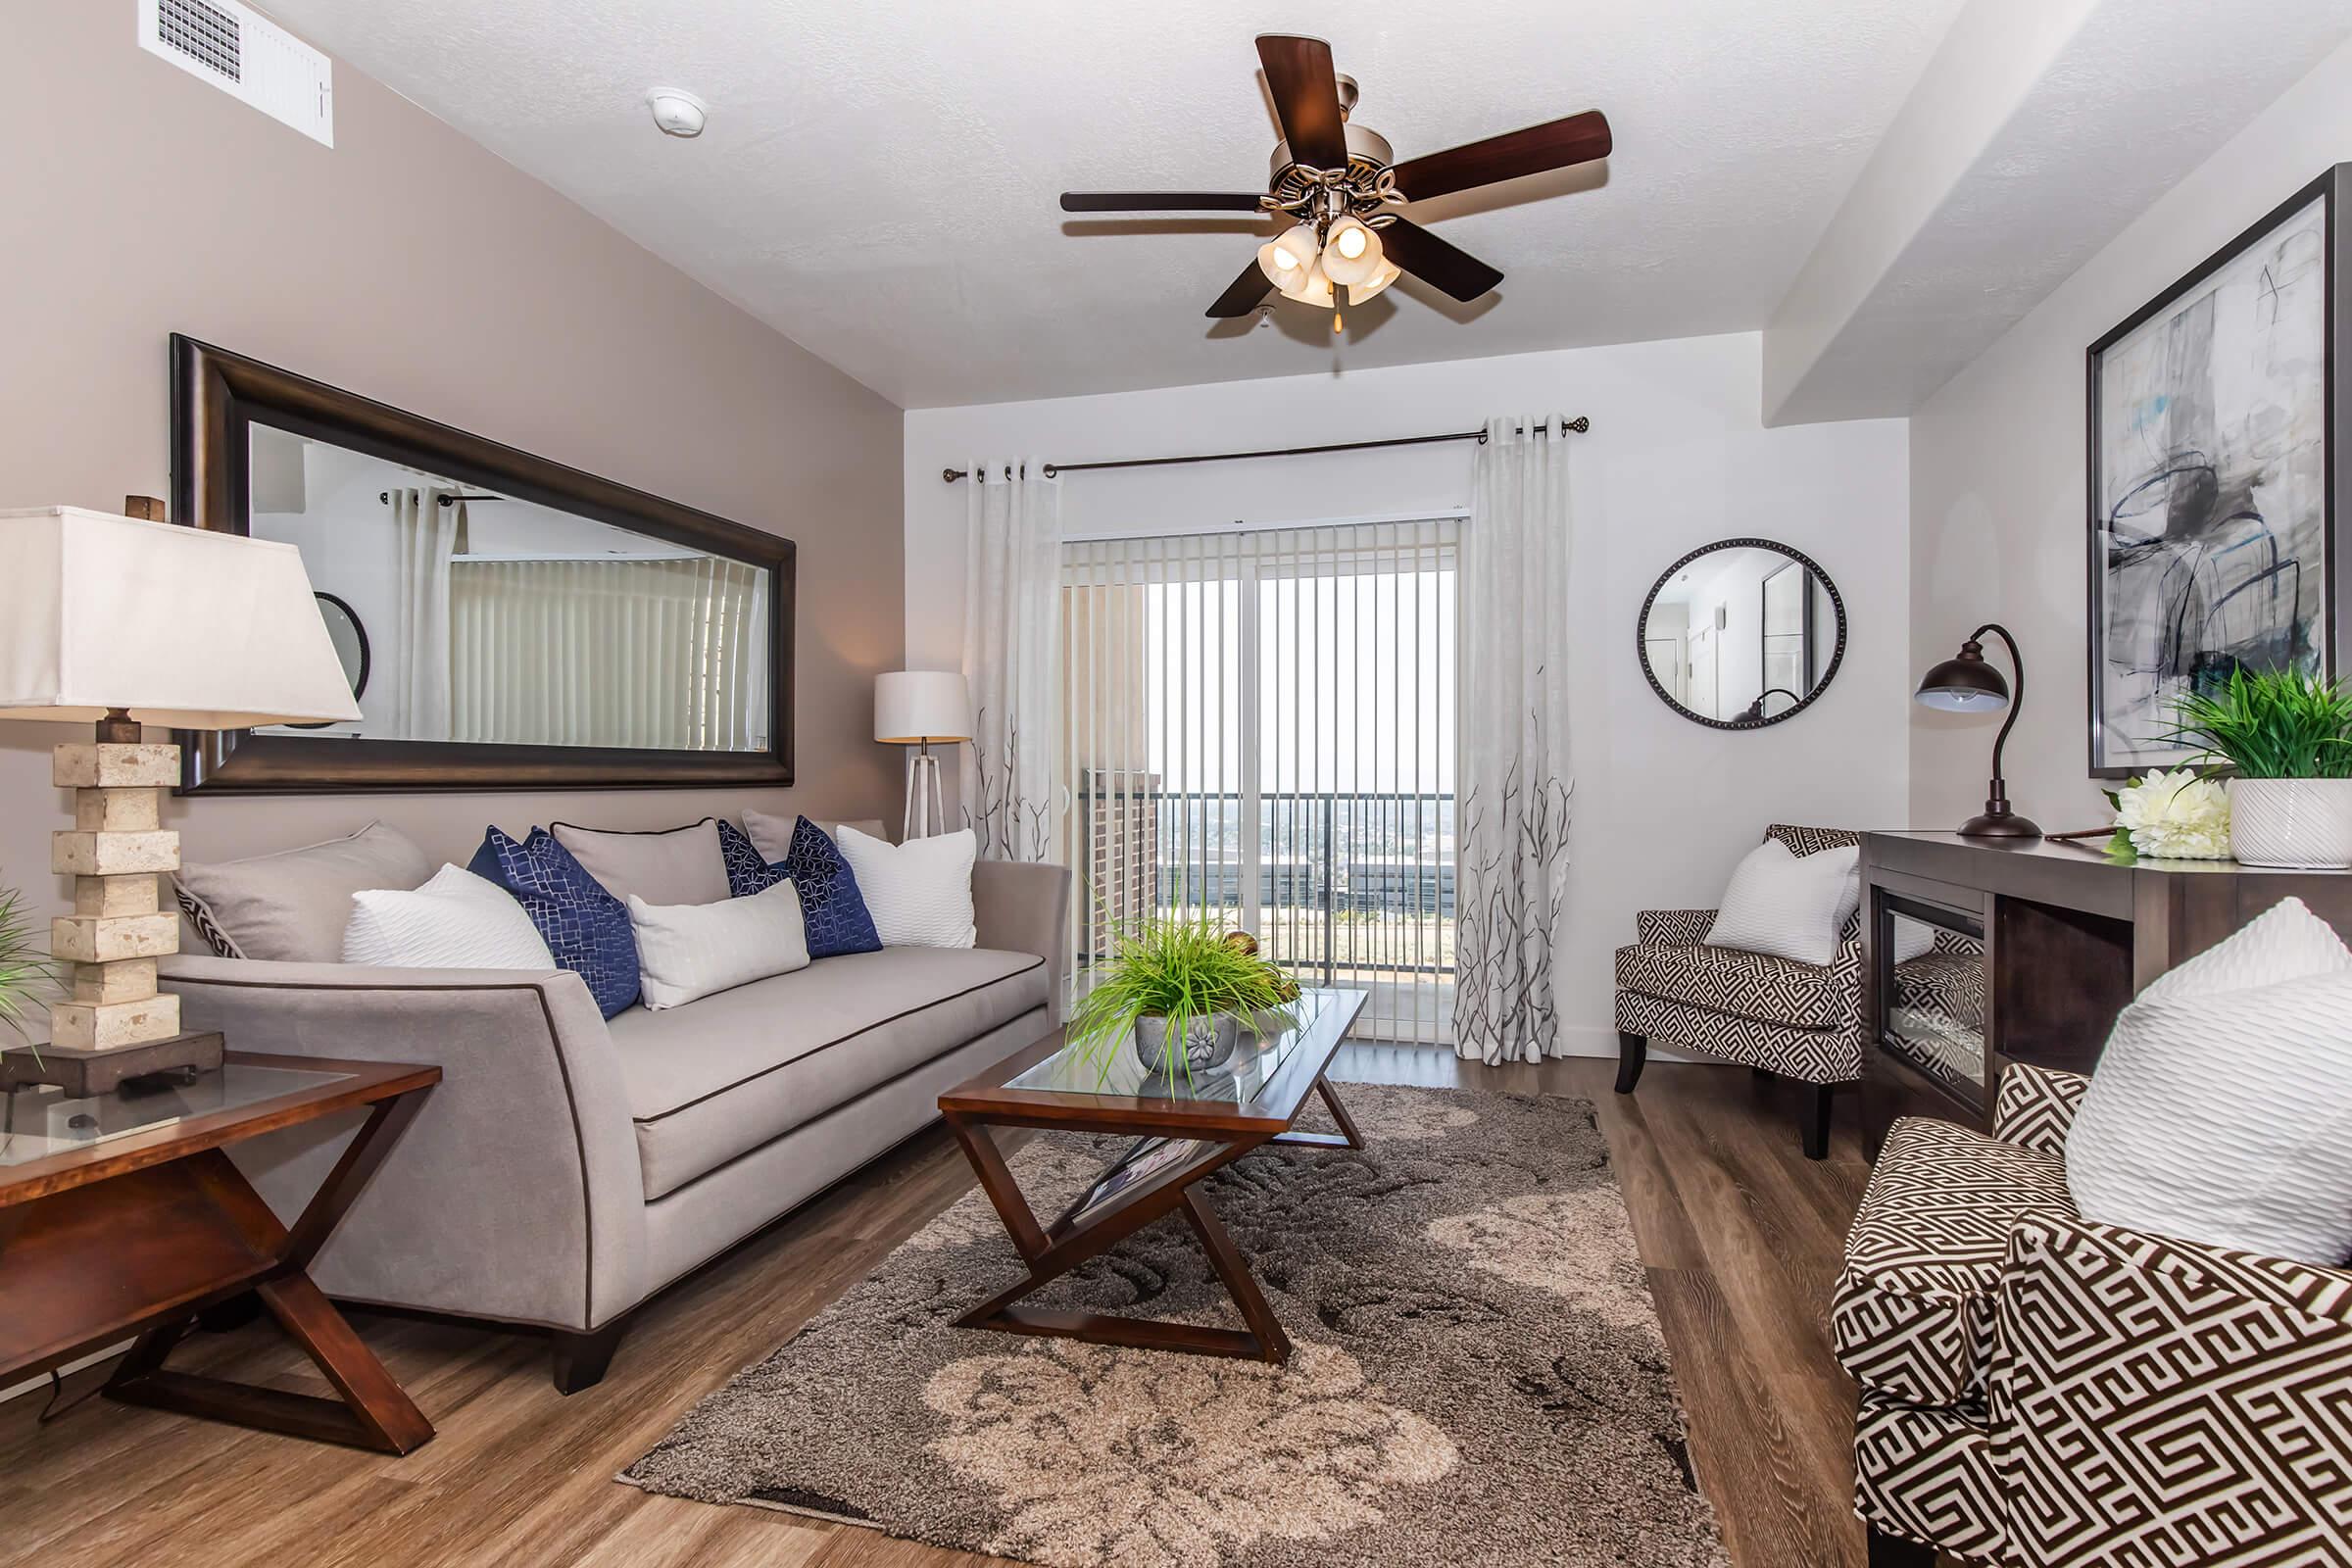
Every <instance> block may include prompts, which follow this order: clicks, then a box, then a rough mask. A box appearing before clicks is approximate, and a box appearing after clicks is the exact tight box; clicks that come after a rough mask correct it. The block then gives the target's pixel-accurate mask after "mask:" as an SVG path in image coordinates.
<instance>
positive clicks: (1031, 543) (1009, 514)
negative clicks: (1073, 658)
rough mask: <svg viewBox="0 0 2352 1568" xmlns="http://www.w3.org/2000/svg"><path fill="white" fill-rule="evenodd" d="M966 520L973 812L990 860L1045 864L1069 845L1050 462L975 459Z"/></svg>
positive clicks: (967, 773)
mask: <svg viewBox="0 0 2352 1568" xmlns="http://www.w3.org/2000/svg"><path fill="white" fill-rule="evenodd" d="M971 472H972V479H971V493H970V496H969V498H968V502H967V507H966V513H965V518H966V536H967V543H966V559H965V566H966V570H965V572H964V581H965V583H966V584H968V585H969V594H970V597H969V599H968V601H967V602H966V605H965V609H964V622H963V674H964V679H965V680H966V681H968V682H969V683H970V685H971V690H972V730H973V734H972V743H971V745H969V746H967V747H965V748H964V752H963V766H962V789H963V811H964V817H965V819H966V820H967V821H968V822H969V823H970V824H971V826H972V828H973V829H974V830H975V831H976V832H977V833H978V835H979V839H980V856H981V858H983V859H992V860H1044V859H1048V858H1051V857H1052V856H1053V854H1054V850H1055V848H1056V847H1057V845H1058V843H1059V831H1060V829H1059V817H1060V804H1061V803H1060V802H1059V800H1058V799H1057V792H1056V790H1055V788H1054V756H1055V753H1056V751H1057V749H1058V747H1059V744H1060V742H1059V729H1060V716H1061V715H1060V703H1059V699H1060V695H1061V693H1060V682H1061V671H1060V665H1059V651H1058V641H1059V636H1058V634H1059V628H1060V621H1061V615H1060V605H1059V603H1058V595H1059V592H1060V582H1061V485H1060V482H1059V481H1058V480H1054V479H1049V478H1047V477H1045V465H1044V464H1043V463H1042V462H1040V461H1038V460H1037V459H1034V458H1032V459H1030V460H1028V461H1027V462H1025V463H1024V462H1020V461H1017V460H1016V461H1014V462H1011V463H1006V462H1005V461H1004V460H1002V459H1000V460H998V461H996V462H993V463H992V462H986V461H982V462H976V463H974V464H973V465H972V467H971Z"/></svg>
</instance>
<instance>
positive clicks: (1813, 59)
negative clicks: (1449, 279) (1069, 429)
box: [267, 0, 1961, 407]
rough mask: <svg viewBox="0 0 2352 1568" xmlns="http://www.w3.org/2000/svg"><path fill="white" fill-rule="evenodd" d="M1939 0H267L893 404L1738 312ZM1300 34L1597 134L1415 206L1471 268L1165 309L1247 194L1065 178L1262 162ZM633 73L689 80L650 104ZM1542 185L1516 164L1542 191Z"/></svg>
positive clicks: (1607, 334) (1583, 334) (1200, 185)
mask: <svg viewBox="0 0 2352 1568" xmlns="http://www.w3.org/2000/svg"><path fill="white" fill-rule="evenodd" d="M1960 3H1961V0H1576V3H1572V4H1570V3H1560V4H1554V3H1550V0H1545V3H1542V4H1534V5H1525V6H1512V5H1502V6H1468V5H1462V4H1437V3H1427V4H1416V5H1397V4H1379V3H1365V0H1353V3H1349V4H1344V5H1343V4H1333V3H1328V0H1294V3H1292V4H1288V5H1282V6H1269V5H1266V4H1263V3H1259V4H1241V3H1238V0H1161V3H1159V4H1154V5H1136V4H1108V5H1105V4H1092V5H1081V4H1070V3H1066V0H986V3H981V4H972V3H969V0H878V3H842V0H667V3H656V0H639V3H630V0H495V3H493V0H403V3H402V4H398V5H386V4H383V3H382V0H267V9H269V10H270V12H272V13H273V14H274V15H276V16H277V17H279V18H280V19H281V20H283V21H284V22H285V23H287V24H288V25H291V26H292V27H294V28H295V29H296V30H297V31H298V32H301V33H303V34H305V35H307V36H308V37H309V38H310V39H311V40H312V41H314V42H315V43H317V44H319V46H320V47H322V48H324V49H326V50H328V51H329V52H331V53H332V54H334V55H336V56H338V57H339V58H341V59H342V60H344V61H346V62H348V63H349V64H350V65H352V66H354V67H356V68H358V69H359V70H361V71H364V72H367V73H368V74H370V75H373V76H375V77H377V78H378V79H380V80H382V81H383V82H385V83H387V84H388V85H390V86H392V87H393V88H395V89H397V90H398V91H400V92H402V93H404V94H406V95H408V96H409V97H411V98H413V99H415V100H416V101H417V103H419V104H421V105H423V106H424V107H425V108H427V109H429V110H431V111H432V112H433V113H434V114H436V115H439V116H440V117H441V118H443V119H444V120H447V121H448V122H449V123H452V124H454V125H456V126H457V127H458V128H459V129H461V130H463V131H465V132H466V134H467V135H469V136H471V137H473V138H474V139H475V140H477V141H479V142H481V143H483V144H484V145H485V146H487V147H489V148H491V149H492V150H493V151H495V152H497V153H499V154H500V155H502V156H504V157H505V158H507V159H509V160H510V161H512V162H513V163H515V165H517V166H518V167H520V168H522V169H523V170H525V171H527V172H530V173H532V174H535V175H537V176H538V177H540V178H541V179H544V180H545V181H547V182H548V183H549V184H550V185H553V186H554V187H556V188H557V189H558V190H561V191H563V192H564V194H566V195H568V196H570V197H571V198H572V199H574V200H576V201H578V202H579V203H580V204H581V205H582V206H584V207H586V208H588V209H589V210H590V211H592V212H595V213H597V214H599V215H600V216H602V217H603V218H605V219H606V220H608V221H611V222H613V224H615V225H616V226H617V227H619V228H620V229H621V230H623V231H624V232H626V233H628V234H629V235H631V236H632V237H634V238H635V239H637V240H638V241H639V242H640V243H642V244H644V245H645V246H647V247H648V248H649V249H651V250H653V251H654V252H656V253H657V254H659V255H661V256H662V257H664V258H665V259H667V260H669V261H670V262H672V263H674V264H675V265H677V266H678V267H680V268H682V269H683V270H686V271H687V272H689V273H691V274H693V275H694V276H696V277H698V278H701V279H702V280H704V281H705V282H707V283H709V284H710V285H711V286H712V287H714V288H716V289H717V290H719V291H720V292H722V293H724V294H726V295H727V296H729V297H730V298H732V299H734V300H736V301H738V302H739V303H741V304H743V305H744V306H746V307H748V308H749V309H750V310H751V311H752V312H754V313H755V314H756V315H758V316H759V317H760V318H761V319H764V320H766V321H768V322H770V323H772V324H773V325H774V326H776V327H777V328H778V329H779V330H781V331H783V332H785V333H786V334H788V335H789V336H791V337H792V338H794V339H795V340H797V341H798V342H800V343H802V344H804V345H806V346H807V347H808V348H809V349H810V350H812V351H814V352H815V353H816V354H818V355H820V356H822V357H823V358H825V359H826V360H829V361H831V362H832V363H833V364H835V365H838V366H840V367H841V368H843V369H845V370H847V371H849V372H850V373H851V374H852V375H854V376H856V377H857V378H858V379H859V380H860V381H863V382H865V383H866V384H867V385H869V386H871V387H873V388H874V389H876V390H877V391H879V392H881V393H883V394H884V395H885V396H887V397H889V398H891V399H893V400H895V401H897V402H899V403H900V404H902V405H905V406H907V407H928V406H936V405H943V404H957V403H977V402H995V401H999V400H1004V399H1013V398H1031V397H1048V396H1054V395H1061V394H1071V393H1081V392H1097V391H1105V390H1112V389H1122V388H1130V387H1140V386H1160V385H1174V384H1182V383H1188V382H1196V381H1213V380H1223V379H1231V378H1237V377H1245V376H1263V375H1283V374H1298V373H1299V372H1301V371H1309V370H1313V369H1316V368H1320V367H1324V366H1329V365H1334V364H1346V365H1350V366H1380V365H1398V364H1406V363H1413V362H1420V361H1431V360H1451V359H1465V358H1471V357H1475V356H1480V355H1488V354H1505V353H1518V352H1523V351H1526V350H1530V349H1543V348H1558V347H1566V346H1572V345H1578V344H1589V343H1603V342H1629V341H1637V340H1641V339H1647V338H1660V337H1676V336H1684V335H1690V334H1694V333H1705V332H1716V331H1727V330H1737V329H1747V328H1754V327H1758V326H1760V325H1762V324H1763V322H1764V320H1765V319H1766V317H1767V316H1768V315H1769V314H1770V312H1771V310H1772V308H1773V306H1774V305H1775V304H1776V303H1777V302H1778V301H1779V300H1780V298H1781V295H1782V293H1783V291H1784V290H1785V289H1786V288H1787V287H1788V285H1789V279H1790V278H1791V277H1792V276H1793V275H1794V273H1795V271H1796V269H1797V267H1798V266H1799V264H1800V263H1801V262H1802V261H1803V260H1804V257H1805V255H1806V253H1807V252H1808V250H1809V249H1810V248H1811V246H1812V245H1813V242H1814V241H1815V239H1816V238H1817V237H1818V235H1819V234H1820V233H1821V231H1822V228H1823V227H1824V225H1825V224H1826V223H1827V221H1828V220H1829V218H1830V216H1831V215H1832V213H1833V212H1835V211H1836V209H1837V207H1838V203H1839V201H1840V200H1841V198H1842V197H1843V196H1844V194H1845V191H1846V189H1847V186H1848V185H1849V184H1850V183H1851V181H1852V179H1853V177H1854V175H1855V173H1856V172H1857V171H1858V170H1859V169H1860V167H1861V165H1862V163H1863V161H1864V160H1865V159H1866V158H1867V157H1868V156H1869V154H1870V151H1871V149H1872V147H1873V146H1874V144H1875V143H1876V140H1877V138H1878V136H1879V135H1880V133H1881V132H1882V131H1883V130H1884V128H1885V127H1886V125H1887V122H1888V121H1889V120H1890V119H1891V118H1892V117H1893V115H1894V113H1895V111H1896V109H1897V108H1898V107H1899V106H1900V105H1901V103H1902V102H1903V99H1904V97H1905V95H1906V94H1907V92H1908V91H1909V89H1910V87H1911V85H1912V83H1913V81H1914V80H1915V79H1916V78H1917V77H1918V75H1919V73H1920V72H1921V70H1922V68H1923V67H1924V66H1925V64H1926V62H1927V60H1928V59H1929V57H1930V55H1931V54H1932V53H1933V52H1934V50H1935V48H1936V43H1937V41H1938V40H1939V39H1940V37H1941V36H1942V34H1943V32H1944V30H1945V28H1946V27H1947V25H1949V23H1950V21H1951V18H1952V16H1953V15H1954V13H1956V12H1957V11H1958V9H1959V6H1960ZM1274 30H1279V31H1292V32H1306V33H1313V34H1316V35H1318V36H1322V37H1326V38H1329V39H1330V40H1331V41H1332V44H1333V48H1334V52H1335V54H1336V57H1337V61H1338V64H1339V68H1340V70H1342V71H1344V72H1347V73H1351V74H1353V75H1354V76H1355V77H1356V78H1357V79H1358V80H1359V81H1360V82H1361V83H1362V88H1363V100H1362V102H1361V104H1360V105H1359V106H1358V108H1357V110H1356V118H1357V119H1358V120H1360V121H1361V122H1363V123H1365V124H1368V125H1370V126H1372V127H1373V128H1375V129H1377V130H1379V131H1381V132H1382V133H1383V134H1385V135H1387V136H1388V137H1389V138H1390V140H1391V141H1392V142H1393V143H1394V144H1395V146H1396V148H1397V156H1398V157H1399V158H1400V159H1402V158H1409V157H1412V156H1414V155H1416V154H1419V153H1424V152H1431V151H1435V150H1437V149H1440V148H1443V147H1447V146H1451V145H1453V144H1455V143H1458V142H1463V141H1469V140H1474V139H1476V138H1478V137H1481V136H1486V135H1492V134H1494V133H1495V132H1498V131H1503V130H1510V129H1515V128H1517V127H1518V126H1521V125H1525V124H1530V123H1535V122H1538V121H1543V120H1550V119H1554V118H1557V117H1559V116H1561V115H1566V114H1570V113H1574V112H1576V111H1578V110H1583V109H1587V108H1593V107H1598V108H1600V109H1602V110H1603V111H1605V112H1606V113H1607V115H1608V117H1609V120H1610V122H1611V123H1612V125H1613V126H1614V128H1615V131H1616V144H1617V151H1616V154H1615V156H1613V157H1612V158H1611V159H1609V160H1608V161H1607V163H1606V164H1604V165H1600V166H1594V167H1593V168H1590V169H1587V170H1585V171H1581V172H1565V173H1562V174H1557V175H1550V176H1543V177H1539V178H1536V179H1530V180H1525V181H1520V182H1518V183H1517V184H1516V185H1513V186H1504V187H1494V188H1491V189H1490V190H1488V191H1486V192H1483V193H1465V194H1463V195H1460V196H1454V197H1448V198H1446V199H1444V200H1442V201H1438V202H1431V203H1428V204H1425V205H1424V206H1423V207H1421V208H1417V209H1415V210H1414V216H1415V217H1416V218H1419V219H1422V220H1424V221H1433V222H1434V223H1435V226H1436V227H1437V228H1438V229H1439V231H1440V232H1442V233H1443V234H1444V235H1445V236H1446V238H1447V239H1450V240H1452V241H1453V242H1454V243H1455V244H1457V245H1460V246H1462V247H1463V248H1465V249H1467V250H1469V251H1471V252H1473V253H1474V254H1476V255H1478V256H1480V257H1482V258H1484V259H1485V260H1487V261H1489V262H1491V263H1493V264H1494V265H1495V266H1496V267H1498V268H1500V269H1501V270H1503V271H1504V273H1505V274H1506V276H1505V278H1504V281H1503V283H1502V286H1501V288H1500V289H1499V290H1498V291H1497V293H1496V294H1495V295H1493V296H1490V297H1489V298H1487V299H1485V300H1482V301H1479V302H1477V303H1476V304H1474V305H1471V306H1458V305H1455V304H1453V303H1452V302H1450V301H1446V300H1445V299H1444V298H1443V297H1442V296H1438V295H1436V294H1435V293H1434V291H1431V290H1429V289H1427V288H1424V287H1420V286H1418V285H1414V284H1412V283H1410V282H1409V281H1408V282H1407V283H1404V284H1399V285H1398V286H1397V288H1395V289H1392V290H1391V291H1390V293H1389V294H1388V295H1387V296H1386V297H1384V298H1383V299H1380V300H1376V301H1374V302H1373V303H1372V304H1371V305H1370V306H1367V307H1366V308H1365V309H1364V310H1363V311H1362V312H1361V313H1358V314H1357V316H1356V317H1355V319H1353V320H1352V321H1351V322H1350V325H1349V329H1348V336H1347V338H1346V340H1345V341H1344V342H1337V343H1335V341H1334V340H1333V336H1332V333H1331V329H1330V319H1329V317H1328V316H1326V315H1324V314H1322V313H1318V312H1316V311H1314V310H1311V309H1309V308H1307V307H1304V306H1297V305H1289V304H1285V305H1283V306H1282V307H1281V308H1280V309H1279V310H1278V311H1277V313H1276V319H1275V320H1274V321H1272V322H1269V323H1258V322H1257V321H1256V320H1255V319H1254V318H1245V319H1242V320H1240V321H1236V322H1227V323H1213V322H1210V321H1208V320H1206V319H1204V318H1203V317H1202V315H1201V313H1202V312H1203V311H1204V310H1205V309H1206V307H1207V305H1208V303H1209V301H1210V300H1212V299H1213V298H1215V297H1216V295H1217V293H1218V292H1219V291H1220V290H1221V289H1223V288H1224V287H1225V285H1226V284H1227V283H1228V282H1230V281H1231V280H1232V278H1233V276H1234V274H1235V273H1236V272H1237V271H1238V270H1240V268H1241V267H1242V266H1243V264H1244V263H1245V262H1247V261H1248V260H1249V259H1250V253H1251V250H1252V248H1253V246H1254V244H1255V243H1256V240H1255V237H1254V235H1255V232H1256V229H1255V226H1254V225H1252V224H1250V223H1243V222H1236V221H1214V222H1204V221H1189V220H1188V221H1100V220H1096V221H1080V220H1076V219H1073V218H1071V217H1069V216H1068V215H1065V214H1063V213H1062V212H1060V211H1059V209H1058V208H1057V207H1056V206H1055V205H1054V198H1055V196H1056V194H1057V193H1058V192H1060V191H1061V190H1063V189H1081V190H1083V189H1154V188H1158V189H1186V188H1190V189H1228V190H1254V189H1262V188H1263V184H1264V180H1265V174H1266V155H1267V154H1268V153H1269V152H1270V151H1271V150H1272V147H1273V143H1274V139H1275V134H1276V132H1275V130H1274V125H1273V121H1272V117H1271V113H1270V111H1269V109H1268V108H1267V104H1266V100H1265V97H1264V94H1263V91H1262V88H1261V86H1260V84H1259V80H1258V77H1257V73H1256V67H1257V60H1256V55H1255V52H1254V49H1253V47H1252V44H1251V39H1252V37H1253V36H1254V35H1255V34H1256V33H1257V32H1259V31H1274ZM656 84H663V85H673V86H679V87H684V88H686V89H688V90H690V91H692V92H694V93H696V94H698V95H700V96H701V97H703V98H704V99H705V100H707V101H708V102H709V103H710V105H711V125H710V129H709V130H708V131H707V132H706V133H705V134H704V135H703V136H702V137H701V139H699V140H696V141H679V140H675V139H673V138H669V137H664V136H662V135H661V134H660V133H659V132H657V131H656V130H655V129H654V127H653V124H652V122H651V119H650V117H649V116H648V114H647V112H646V109H645V107H644V96H645V92H646V89H647V88H648V87H650V86H653V85H656ZM1544 198H1548V199H1544Z"/></svg>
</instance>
